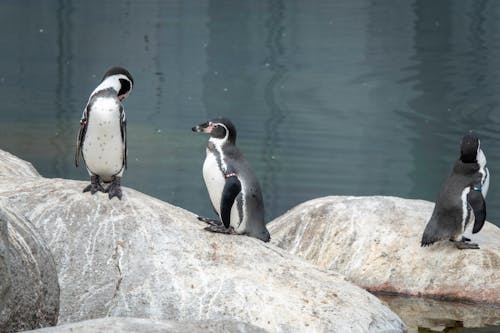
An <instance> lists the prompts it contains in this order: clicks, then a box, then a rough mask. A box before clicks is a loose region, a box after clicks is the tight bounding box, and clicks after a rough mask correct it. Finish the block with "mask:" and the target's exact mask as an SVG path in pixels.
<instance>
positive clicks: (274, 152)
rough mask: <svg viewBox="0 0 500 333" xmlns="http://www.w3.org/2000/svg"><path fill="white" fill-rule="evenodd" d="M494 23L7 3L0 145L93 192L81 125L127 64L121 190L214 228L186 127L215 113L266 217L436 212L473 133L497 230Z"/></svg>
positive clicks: (1, 8)
mask: <svg viewBox="0 0 500 333" xmlns="http://www.w3.org/2000/svg"><path fill="white" fill-rule="evenodd" d="M499 16H500V2H498V1H479V0H478V1H445V0H441V1H401V0H400V1H351V0H343V1H299V0H295V1H273V0H270V1H230V0H228V1H181V0H179V1H140V2H139V1H105V2H101V1H62V0H61V1H53V0H52V1H43V2H39V1H32V0H30V1H23V2H22V4H20V2H16V1H2V2H0V40H1V41H2V47H1V51H0V101H1V106H0V148H1V149H4V150H7V151H10V152H12V153H14V154H16V155H18V156H20V157H22V158H24V159H26V160H29V161H31V162H32V163H33V164H34V165H35V167H36V168H37V169H38V170H39V171H40V172H41V173H42V174H43V175H44V176H47V177H64V178H75V179H87V177H88V176H87V174H86V172H85V171H84V169H82V168H80V169H76V168H75V167H74V165H73V161H72V160H73V154H74V145H75V139H76V133H77V130H78V127H79V123H78V121H79V118H80V114H81V112H82V110H83V107H84V106H85V104H86V102H87V99H88V95H89V93H90V92H91V91H92V90H93V89H94V87H95V86H96V85H97V84H98V81H99V79H100V78H101V76H102V74H103V73H104V72H105V71H106V70H107V69H108V68H109V67H110V66H113V65H122V66H124V67H126V68H128V69H129V70H130V72H131V73H132V75H133V76H134V79H135V82H136V86H135V87H134V91H133V92H132V93H131V95H130V97H129V99H128V100H127V101H126V102H125V110H126V112H127V119H128V142H129V169H128V170H127V172H126V173H125V176H124V179H123V184H124V185H125V186H130V187H133V188H135V189H138V190H140V191H142V192H145V193H148V194H150V195H153V196H155V197H158V198H161V199H163V200H166V201H168V202H170V203H172V204H175V205H178V206H181V207H184V208H186V209H188V210H191V211H193V212H196V213H199V214H202V215H211V214H212V210H211V206H210V203H209V200H208V196H207V194H206V190H205V188H204V184H203V180H202V176H201V166H202V163H203V159H204V147H205V144H206V139H207V138H206V137H203V136H201V135H196V134H194V133H192V132H191V131H190V128H191V127H192V126H193V125H196V124H198V123H201V122H204V121H206V120H208V119H210V118H213V117H216V116H219V115H223V116H226V117H229V118H230V119H232V120H233V122H234V123H235V124H236V126H237V128H238V132H239V135H238V145H239V146H240V148H241V149H242V151H243V152H244V154H245V156H246V158H247V160H248V161H249V162H250V163H251V165H252V166H253V167H254V169H255V171H256V173H257V175H258V177H259V179H260V182H261V185H262V188H263V192H264V199H265V206H266V217H267V219H268V220H271V219H273V218H274V217H277V216H278V215H280V214H282V213H284V212H285V211H286V210H288V209H290V208H292V207H293V206H295V205H296V204H298V203H301V202H303V201H306V200H309V199H312V198H316V197H320V196H325V195H374V194H377V195H395V196H401V197H405V198H418V199H426V200H434V198H435V197H436V195H437V191H438V189H439V186H440V184H441V182H442V181H443V179H444V177H445V176H446V175H447V174H448V173H449V172H450V168H451V165H452V163H453V161H454V160H455V159H456V158H457V157H458V153H459V142H460V139H461V136H462V135H463V134H464V133H465V132H466V131H468V130H469V129H473V130H475V131H476V133H477V134H478V135H479V137H480V138H481V143H482V148H483V150H484V151H485V153H486V157H487V159H488V163H489V164H488V167H489V169H490V172H491V174H492V183H491V186H490V191H489V194H488V200H487V205H488V220H490V221H491V222H493V223H495V224H497V225H500V191H498V190H497V188H496V186H495V184H496V182H495V179H496V178H495V177H497V176H496V175H499V174H500V145H498V142H499V141H500V140H499V139H500V132H499V131H498V129H499V127H500V113H499V111H498V109H499V102H500V94H499V92H500V76H499V75H500V74H499V73H500V71H499V69H500V39H499V38H498V36H499V30H500V20H499V19H498V18H499ZM499 317H500V315H499ZM457 320H459V318H458V319H457ZM497 330H500V328H497ZM473 331H474V330H470V329H468V328H465V329H462V332H473ZM475 332H487V331H485V330H476V331H475Z"/></svg>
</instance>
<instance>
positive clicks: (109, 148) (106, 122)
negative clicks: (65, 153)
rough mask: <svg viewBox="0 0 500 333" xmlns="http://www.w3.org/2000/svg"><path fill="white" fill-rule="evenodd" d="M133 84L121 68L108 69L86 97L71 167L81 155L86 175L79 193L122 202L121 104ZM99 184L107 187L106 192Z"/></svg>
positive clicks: (124, 135) (124, 158)
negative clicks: (98, 194)
mask: <svg viewBox="0 0 500 333" xmlns="http://www.w3.org/2000/svg"><path fill="white" fill-rule="evenodd" d="M133 85H134V80H133V79H132V76H131V75H130V73H129V72H128V71H127V70H126V69H125V68H122V67H113V68H111V69H109V70H108V71H107V72H106V74H104V77H103V79H102V81H101V83H100V84H99V85H98V86H97V88H95V89H94V91H93V92H92V94H90V98H89V101H88V103H87V106H86V107H85V110H84V111H83V115H82V118H81V120H80V124H81V127H80V131H79V133H78V138H77V144H76V154H75V165H76V166H77V167H78V164H79V160H80V155H82V157H83V160H84V162H85V165H86V167H87V171H88V173H89V175H90V185H88V186H87V187H85V188H84V189H83V192H88V191H90V193H92V194H94V193H96V192H98V191H101V192H105V193H108V195H109V199H112V198H113V197H117V198H118V199H121V198H122V191H121V177H122V175H123V172H124V170H125V169H126V168H127V130H126V125H127V123H126V117H125V112H124V111H123V105H122V103H121V101H122V100H124V99H125V98H127V97H128V95H129V93H130V91H131V90H132V87H133ZM103 183H110V185H109V186H108V187H107V188H104V187H103Z"/></svg>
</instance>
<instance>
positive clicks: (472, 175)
mask: <svg viewBox="0 0 500 333" xmlns="http://www.w3.org/2000/svg"><path fill="white" fill-rule="evenodd" d="M489 183H490V174H489V171H488V168H487V167H486V157H485V155H484V153H483V151H482V149H481V144H480V141H479V139H478V138H477V137H476V136H475V135H473V134H472V133H469V134H466V135H465V136H464V137H463V139H462V143H461V147H460V158H459V159H458V160H457V161H456V162H455V165H454V166H453V170H452V172H451V175H450V176H449V177H448V178H447V179H446V181H445V182H444V184H443V186H442V188H441V191H440V193H439V195H438V198H437V200H436V204H435V206H434V211H433V212H432V216H431V218H430V220H429V222H428V223H427V226H426V227H425V230H424V234H423V236H422V240H421V243H420V244H421V246H429V245H431V244H433V243H435V242H437V241H440V240H450V241H452V242H454V243H455V245H456V247H457V248H459V249H479V246H478V245H477V244H475V243H470V239H469V238H466V237H464V236H463V234H464V232H465V230H466V228H467V227H469V226H470V225H472V224H473V225H474V226H473V228H472V233H477V232H479V231H480V230H481V228H482V227H483V225H484V222H485V221H486V202H485V198H486V195H487V193H488V188H489Z"/></svg>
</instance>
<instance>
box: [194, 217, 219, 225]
mask: <svg viewBox="0 0 500 333" xmlns="http://www.w3.org/2000/svg"><path fill="white" fill-rule="evenodd" d="M197 219H198V221H201V222H205V223H207V224H210V225H211V226H215V227H217V226H221V225H222V222H221V221H219V220H215V219H211V218H208V217H203V216H198V217H197Z"/></svg>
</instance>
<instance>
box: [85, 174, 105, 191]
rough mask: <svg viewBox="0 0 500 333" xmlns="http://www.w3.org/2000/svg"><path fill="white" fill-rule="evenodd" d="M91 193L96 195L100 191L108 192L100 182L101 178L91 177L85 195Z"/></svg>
mask: <svg viewBox="0 0 500 333" xmlns="http://www.w3.org/2000/svg"><path fill="white" fill-rule="evenodd" d="M89 191H90V193H91V194H96V193H97V192H99V191H100V192H106V190H104V187H102V185H101V181H100V180H99V176H91V177H90V184H89V185H88V186H86V187H85V188H84V189H83V193H85V192H89Z"/></svg>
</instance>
